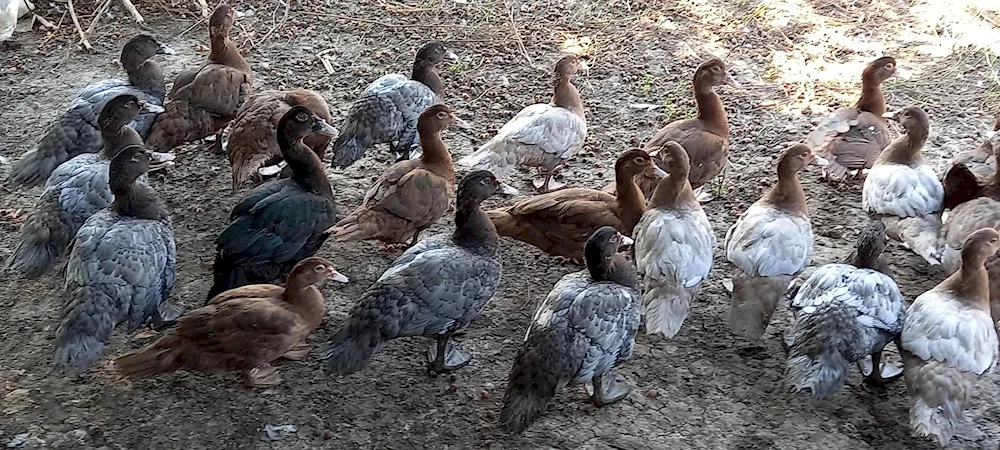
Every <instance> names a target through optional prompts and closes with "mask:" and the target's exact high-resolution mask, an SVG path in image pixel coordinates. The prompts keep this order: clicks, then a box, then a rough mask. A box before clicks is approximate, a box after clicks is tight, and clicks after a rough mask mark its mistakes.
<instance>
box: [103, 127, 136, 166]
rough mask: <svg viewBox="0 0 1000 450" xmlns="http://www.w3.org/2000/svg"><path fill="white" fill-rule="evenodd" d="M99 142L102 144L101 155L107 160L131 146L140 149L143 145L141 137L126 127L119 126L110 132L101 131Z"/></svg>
mask: <svg viewBox="0 0 1000 450" xmlns="http://www.w3.org/2000/svg"><path fill="white" fill-rule="evenodd" d="M101 141H102V142H103V144H104V149H103V150H101V155H103V156H104V157H105V158H108V159H111V158H114V157H115V155H117V154H118V152H120V151H121V150H122V149H124V148H125V147H129V146H133V145H135V146H138V147H142V145H143V143H142V137H141V136H139V133H138V132H137V131H135V130H133V129H132V127H130V126H128V125H119V126H118V128H113V129H111V130H101Z"/></svg>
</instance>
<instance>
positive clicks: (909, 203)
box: [861, 163, 944, 218]
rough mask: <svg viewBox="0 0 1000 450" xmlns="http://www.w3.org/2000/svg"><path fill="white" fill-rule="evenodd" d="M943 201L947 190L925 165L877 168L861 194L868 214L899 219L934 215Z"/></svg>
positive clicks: (889, 165)
mask: <svg viewBox="0 0 1000 450" xmlns="http://www.w3.org/2000/svg"><path fill="white" fill-rule="evenodd" d="M943 201H944V187H943V186H941V181H939V180H938V178H937V175H935V174H934V169H932V168H931V167H930V166H928V165H926V164H914V165H912V166H908V165H903V164H893V163H887V164H879V165H876V166H875V167H873V168H872V170H871V172H869V173H868V177H867V178H865V185H864V188H862V191H861V204H862V207H863V208H864V210H865V211H867V212H869V213H875V214H882V215H892V216H896V217H900V218H906V217H919V216H923V215H927V214H934V213H936V212H938V211H940V210H941V204H942V202H943Z"/></svg>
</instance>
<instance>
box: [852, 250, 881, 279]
mask: <svg viewBox="0 0 1000 450" xmlns="http://www.w3.org/2000/svg"><path fill="white" fill-rule="evenodd" d="M848 264H850V265H852V266H854V267H857V268H859V269H870V270H875V271H878V272H882V273H884V274H886V275H889V276H892V274H891V273H889V265H888V264H887V263H886V262H885V258H883V257H882V254H881V253H880V254H878V255H875V254H873V253H872V252H871V251H870V250H868V249H856V250H854V253H852V254H851V257H850V258H849V260H848Z"/></svg>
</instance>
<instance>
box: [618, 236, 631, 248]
mask: <svg viewBox="0 0 1000 450" xmlns="http://www.w3.org/2000/svg"><path fill="white" fill-rule="evenodd" d="M632 244H635V241H633V240H632V238H630V237H628V236H625V235H624V234H621V233H618V250H619V251H620V250H624V249H626V248H628V247H629V246H630V245H632Z"/></svg>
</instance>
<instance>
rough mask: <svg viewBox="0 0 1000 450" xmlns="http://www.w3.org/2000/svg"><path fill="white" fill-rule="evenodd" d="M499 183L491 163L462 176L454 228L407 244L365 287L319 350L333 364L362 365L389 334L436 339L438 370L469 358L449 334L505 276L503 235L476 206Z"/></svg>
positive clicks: (433, 360)
mask: <svg viewBox="0 0 1000 450" xmlns="http://www.w3.org/2000/svg"><path fill="white" fill-rule="evenodd" d="M499 185H500V183H499V182H498V181H497V179H496V177H494V176H493V174H491V173H489V172H487V171H477V172H472V173H470V174H468V175H466V176H465V178H463V179H462V181H461V183H460V184H459V186H458V201H457V212H456V213H455V232H454V233H452V234H438V235H436V236H432V237H430V238H427V239H424V240H422V241H420V242H418V243H417V244H416V245H414V246H413V247H410V248H409V250H407V251H406V252H405V253H403V255H402V256H400V257H399V258H397V259H396V260H395V261H393V263H392V265H391V266H389V268H388V269H386V271H385V273H383V274H382V276H380V277H379V279H378V280H376V281H375V283H374V284H372V285H371V287H369V288H368V290H367V291H365V293H364V294H362V296H361V300H360V301H359V302H358V303H357V304H356V305H355V306H354V308H352V309H351V314H350V317H348V318H347V321H346V322H345V323H344V324H343V325H341V327H340V329H339V330H338V331H337V332H336V333H335V334H334V335H333V337H332V338H331V339H330V342H328V343H327V346H326V348H325V349H324V350H323V351H322V352H321V355H322V356H321V358H322V359H324V360H326V369H327V371H328V372H330V373H333V374H337V375H347V374H351V373H354V372H357V371H358V370H360V369H361V368H362V367H364V366H365V365H366V364H368V361H369V360H370V359H371V357H372V355H374V354H375V352H377V351H378V350H379V349H380V348H381V347H382V344H384V343H385V342H386V341H388V340H390V339H395V338H399V337H406V336H428V337H432V338H435V339H436V340H437V342H436V344H434V345H432V346H431V348H430V350H429V351H428V360H429V361H430V367H429V370H430V371H431V372H433V373H442V372H448V371H452V370H457V369H459V368H461V367H463V366H465V365H466V364H468V363H469V361H470V360H471V359H472V356H470V355H469V354H467V353H465V352H463V351H461V350H459V349H458V348H456V347H454V346H453V345H452V343H451V342H450V341H451V336H452V334H454V333H455V332H456V331H458V330H459V329H461V328H463V327H465V326H466V325H468V324H469V322H472V319H474V318H475V317H476V316H477V315H479V311H480V310H482V309H483V306H485V305H486V302H487V301H489V299H490V297H492V296H493V292H494V291H496V288H497V285H498V284H499V283H500V273H501V261H500V253H499V246H500V238H499V236H498V235H497V230H496V228H495V227H494V226H493V222H491V221H490V219H489V217H488V216H487V215H486V212H484V211H483V210H482V209H480V207H479V205H480V204H481V203H482V202H483V200H485V199H486V198H487V197H489V196H491V195H493V194H494V193H496V191H497V189H498V188H499Z"/></svg>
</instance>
